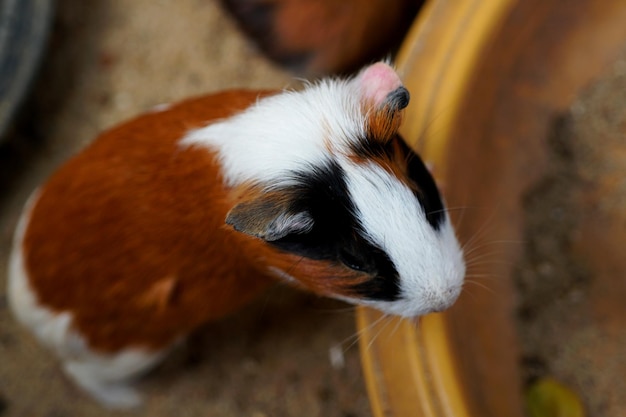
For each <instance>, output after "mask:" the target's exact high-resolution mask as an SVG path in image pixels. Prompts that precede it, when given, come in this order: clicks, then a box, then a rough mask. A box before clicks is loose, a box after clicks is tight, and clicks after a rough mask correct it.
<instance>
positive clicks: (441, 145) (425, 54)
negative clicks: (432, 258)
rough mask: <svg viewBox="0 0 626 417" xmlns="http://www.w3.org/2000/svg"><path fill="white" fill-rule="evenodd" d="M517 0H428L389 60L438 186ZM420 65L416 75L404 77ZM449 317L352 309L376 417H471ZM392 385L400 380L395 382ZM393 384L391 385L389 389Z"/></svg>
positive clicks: (407, 132)
mask: <svg viewBox="0 0 626 417" xmlns="http://www.w3.org/2000/svg"><path fill="white" fill-rule="evenodd" d="M517 1H518V0H490V1H484V0H457V1H454V2H450V1H445V0H430V1H428V2H427V3H426V4H425V5H424V6H423V8H422V10H421V11H420V13H419V15H418V17H417V19H416V21H415V22H414V24H413V25H412V27H411V29H410V31H409V33H408V34H407V37H406V38H405V41H404V43H403V45H402V47H401V49H400V51H399V54H398V57H397V60H396V65H397V68H398V72H399V73H400V75H401V77H402V78H403V80H404V83H405V86H406V87H407V88H408V90H409V91H411V103H410V104H409V106H408V108H407V110H406V112H405V120H404V121H403V125H402V127H401V129H400V133H401V134H402V135H403V137H405V138H407V139H408V142H409V144H410V145H411V146H413V147H414V148H415V149H416V150H417V151H419V152H420V154H421V155H422V157H423V158H424V159H425V161H427V162H428V163H429V164H432V165H433V166H434V167H435V176H436V177H437V180H438V181H439V182H442V183H445V182H446V178H445V169H442V168H444V167H445V161H446V155H447V152H448V151H449V143H450V140H451V136H452V133H453V126H454V122H455V120H456V119H457V117H458V112H459V111H460V107H461V104H462V100H463V97H464V95H465V93H466V92H467V89H468V87H469V82H470V81H471V78H472V76H473V74H474V73H475V71H476V68H477V66H478V64H479V58H480V56H481V53H482V52H483V51H484V50H485V48H486V47H487V45H488V43H489V40H490V39H491V37H492V36H493V35H494V34H495V33H497V31H498V30H499V28H500V27H501V25H502V24H503V22H504V20H505V18H506V17H507V16H508V15H509V14H510V13H511V11H512V9H513V7H514V6H515V4H516V3H517ZM415 68H419V74H420V76H419V77H409V75H410V71H411V70H414V69H415ZM448 320H449V316H448V314H447V313H445V312H444V313H437V314H429V315H427V316H424V317H423V318H421V319H420V321H419V325H418V324H417V323H416V322H414V321H410V320H407V319H401V318H387V319H385V318H384V315H383V313H380V312H378V311H375V310H372V309H369V308H366V307H359V308H357V328H358V332H359V334H360V340H359V345H360V351H361V361H362V366H363V373H364V377H365V381H366V387H367V391H368V395H369V398H370V404H371V408H372V412H373V415H374V416H375V417H383V416H385V417H404V416H406V417H409V416H411V417H473V416H476V417H478V416H479V415H478V414H476V411H475V410H476V407H475V406H474V405H473V404H472V400H471V398H469V396H468V394H467V390H466V387H464V386H463V385H462V378H460V372H461V371H460V369H459V366H458V363H457V360H456V358H455V357H454V355H453V351H454V350H453V343H452V340H451V337H450V336H451V334H450V326H449V321H448ZM398 382H402V383H403V384H402V386H399V385H400V384H398ZM392 386H393V389H390V388H391V387H392Z"/></svg>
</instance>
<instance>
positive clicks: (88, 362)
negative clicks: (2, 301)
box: [8, 192, 166, 408]
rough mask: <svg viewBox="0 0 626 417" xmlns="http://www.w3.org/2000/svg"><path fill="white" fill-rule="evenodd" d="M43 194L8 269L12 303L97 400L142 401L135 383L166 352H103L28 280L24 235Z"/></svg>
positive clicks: (22, 226)
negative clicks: (50, 306) (41, 299)
mask: <svg viewBox="0 0 626 417" xmlns="http://www.w3.org/2000/svg"><path fill="white" fill-rule="evenodd" d="M37 197H38V193H37V192H35V193H34V194H33V195H32V196H31V198H30V199H29V201H28V203H27V204H26V207H25V209H24V212H23V214H22V217H21V218H20V221H19V223H18V225H17V229H16V231H15V237H14V242H13V251H12V253H11V256H10V259H9V271H8V300H9V306H10V308H11V310H12V311H13V314H14V315H15V317H16V318H17V319H18V321H19V322H20V323H22V324H23V325H24V326H26V327H27V328H29V329H30V330H31V331H32V332H33V333H34V335H35V336H36V338H37V339H38V340H39V341H40V342H41V343H42V344H43V345H44V346H46V347H48V348H49V349H51V350H52V351H53V352H54V353H55V354H56V355H57V357H58V358H59V359H60V360H61V361H62V362H63V365H64V366H63V369H64V370H65V372H66V374H67V375H68V376H69V377H71V378H72V379H73V380H74V382H76V384H77V385H78V386H80V387H81V388H83V389H84V390H85V391H86V392H87V393H89V394H90V395H91V396H92V397H93V398H94V399H96V400H97V401H99V402H100V403H102V404H103V405H105V406H107V407H110V408H128V407H133V406H136V405H139V404H140V402H141V398H140V396H139V394H138V393H137V392H136V390H135V389H134V388H133V387H131V386H130V385H129V383H130V382H131V381H132V379H133V378H135V377H137V376H138V375H140V374H141V373H143V372H145V371H146V370H148V369H149V368H151V367H152V366H153V365H154V364H156V363H157V362H158V361H159V360H160V359H161V358H162V357H163V355H164V354H165V353H166V351H160V352H148V351H143V350H140V349H126V350H123V351H121V352H118V353H116V354H112V355H103V354H99V353H97V352H95V351H93V350H92V349H90V348H89V347H88V346H87V344H86V342H85V340H84V338H83V337H82V336H81V335H80V334H78V333H77V332H75V331H74V330H73V329H72V315H71V314H70V313H69V312H63V313H57V312H53V311H51V310H49V309H47V308H45V307H43V306H41V305H40V304H39V302H38V301H37V298H36V296H35V294H34V292H33V290H32V288H31V287H30V284H29V282H28V280H29V279H28V273H27V271H26V268H25V264H24V254H23V239H24V234H25V232H26V227H27V224H28V218H29V216H30V211H31V209H32V207H33V205H34V203H35V202H36V200H37Z"/></svg>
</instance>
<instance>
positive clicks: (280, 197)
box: [9, 63, 464, 406]
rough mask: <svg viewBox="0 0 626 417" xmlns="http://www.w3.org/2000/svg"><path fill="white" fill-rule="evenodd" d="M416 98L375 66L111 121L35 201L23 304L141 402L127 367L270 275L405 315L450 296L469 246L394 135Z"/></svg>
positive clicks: (113, 398) (103, 379)
mask: <svg viewBox="0 0 626 417" xmlns="http://www.w3.org/2000/svg"><path fill="white" fill-rule="evenodd" d="M408 99H409V96H408V92H407V91H406V89H404V87H402V85H401V83H400V80H399V78H398V77H397V75H396V74H395V72H393V70H392V69H391V68H390V67H389V66H387V65H386V64H382V63H379V64H375V65H372V66H370V67H368V68H366V69H365V70H363V71H362V72H361V73H359V74H358V75H357V76H356V77H354V78H352V79H349V80H325V81H321V82H319V83H316V84H312V85H309V86H307V87H306V88H304V89H303V90H302V91H298V92H282V93H270V92H250V91H233V92H225V93H220V94H216V95H212V96H207V97H203V98H199V99H195V100H189V101H186V102H183V103H180V104H177V105H173V106H171V107H168V108H166V109H164V110H162V111H157V112H152V113H148V114H145V115H143V116H140V117H138V118H136V119H134V120H131V121H130V122H128V123H126V124H123V125H121V126H119V127H117V128H114V129H112V130H109V131H108V132H105V133H104V134H103V135H101V136H100V137H99V138H98V139H97V140H96V141H94V143H92V144H91V145H90V146H89V147H88V148H86V149H85V150H84V151H83V152H81V153H80V154H79V155H77V156H76V157H75V158H73V159H72V160H70V161H69V162H68V163H67V164H66V165H64V166H63V167H62V168H61V169H60V170H59V171H58V172H57V173H56V174H55V175H54V176H53V177H52V178H51V179H50V180H49V181H48V183H46V184H45V185H44V186H43V187H42V188H41V189H40V192H39V193H38V195H37V196H36V197H34V198H33V200H32V204H31V205H30V207H29V208H28V209H27V210H25V214H24V217H23V220H22V223H21V226H20V228H19V230H18V233H16V241H15V248H14V254H13V258H12V259H13V260H12V265H11V270H10V282H9V285H10V297H11V305H12V308H13V310H14V311H15V312H16V315H17V317H18V318H19V319H20V321H22V322H23V323H24V324H26V325H27V326H28V327H30V328H31V329H33V331H34V332H35V334H36V335H37V336H38V337H39V338H40V339H41V340H42V341H43V342H44V343H45V344H47V345H49V346H50V347H51V348H53V350H55V351H56V352H57V354H58V355H59V356H60V358H61V359H62V360H63V361H64V362H65V365H66V370H67V371H68V374H69V375H71V376H72V377H73V378H75V379H76V380H77V382H78V383H79V384H80V385H81V386H83V388H85V389H86V390H87V391H89V392H91V393H92V395H94V396H95V397H96V398H98V399H99V400H101V401H102V402H104V403H106V404H109V405H112V406H124V405H130V404H132V403H134V402H135V401H136V398H135V397H134V396H133V393H132V391H129V390H128V389H127V388H126V387H125V386H124V382H125V381H126V380H127V379H128V378H130V377H131V376H132V375H130V374H133V375H134V374H136V373H139V372H141V371H142V370H144V369H146V368H148V367H149V366H150V365H152V364H153V363H154V362H156V361H157V360H158V359H159V358H160V357H161V356H162V354H163V353H165V352H166V351H167V349H168V348H169V347H170V346H171V345H172V344H174V343H175V342H176V341H178V340H180V339H182V338H184V337H185V336H186V335H187V334H189V332H191V331H193V330H194V329H195V328H197V327H198V326H199V325H200V324H202V323H204V322H206V321H207V320H211V319H215V318H219V317H220V316H223V315H225V314H228V313H229V312H231V311H233V310H235V309H237V308H238V307H240V306H241V305H242V304H244V303H245V302H247V301H249V300H250V299H251V298H253V297H254V296H255V295H257V294H258V293H259V292H260V291H262V290H263V289H264V288H265V287H266V286H267V284H268V283H270V282H271V280H272V279H274V278H278V279H281V280H284V281H286V282H289V283H291V284H294V285H296V286H299V287H301V288H305V289H308V290H310V291H313V292H316V293H318V294H322V295H326V296H330V297H336V298H340V299H343V300H346V301H349V302H352V303H356V304H364V305H371V306H373V307H375V308H378V309H380V310H382V311H384V312H387V313H390V314H397V315H402V316H406V317H412V316H416V315H420V314H425V313H428V312H431V311H440V310H442V309H444V308H447V307H449V306H450V305H451V304H452V303H453V302H454V301H455V300H456V298H457V296H458V295H459V293H460V290H461V286H462V283H463V275H464V263H463V258H462V252H461V250H460V248H459V245H458V243H457V240H456V238H455V236H454V232H453V230H452V227H451V225H450V221H449V218H448V215H447V213H446V211H445V209H444V207H443V203H442V201H441V198H440V196H439V193H438V191H437V188H436V186H435V183H434V181H433V179H432V177H431V176H430V174H429V172H428V170H427V169H426V168H425V167H424V164H423V163H422V161H421V160H420V158H419V157H418V156H417V155H415V154H414V153H413V152H412V151H411V149H410V148H409V147H408V146H406V145H405V144H404V142H403V141H402V139H401V138H400V137H399V136H398V134H397V129H398V126H399V124H400V120H401V114H402V109H403V108H404V107H406V105H407V104H408ZM67 352H71V355H69V356H68V354H67ZM129 358H130V359H129ZM129 361H130V362H131V363H134V365H135V366H133V365H132V364H129V363H128V362H129ZM116 369H117V371H116ZM129 369H130V370H132V372H127V371H128V370H129Z"/></svg>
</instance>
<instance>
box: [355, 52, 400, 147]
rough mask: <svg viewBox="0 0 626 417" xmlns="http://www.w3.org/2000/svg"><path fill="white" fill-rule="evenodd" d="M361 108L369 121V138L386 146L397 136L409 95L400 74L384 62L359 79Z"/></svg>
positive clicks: (365, 71)
mask: <svg viewBox="0 0 626 417" xmlns="http://www.w3.org/2000/svg"><path fill="white" fill-rule="evenodd" d="M355 82H356V84H357V87H358V90H359V92H360V95H361V105H362V106H363V109H364V112H365V114H366V118H367V129H368V136H369V137H371V138H372V139H375V140H379V141H383V142H386V141H388V140H390V139H391V138H392V137H393V136H394V135H395V134H396V132H397V130H398V128H399V127H400V123H401V121H402V110H403V109H404V108H405V107H406V106H408V104H409V98H410V95H409V92H408V90H407V89H406V88H405V87H404V86H403V85H402V81H401V80H400V77H399V76H398V74H397V73H396V72H395V71H394V69H393V68H391V67H390V66H389V65H387V64H386V63H383V62H378V63H376V64H373V65H370V66H369V67H367V68H365V69H364V70H363V71H361V73H360V74H359V75H358V76H357V77H356V79H355Z"/></svg>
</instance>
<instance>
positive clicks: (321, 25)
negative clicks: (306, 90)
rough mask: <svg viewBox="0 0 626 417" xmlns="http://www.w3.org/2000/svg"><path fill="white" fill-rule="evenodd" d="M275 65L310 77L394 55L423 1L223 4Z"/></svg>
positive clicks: (247, 0)
mask: <svg viewBox="0 0 626 417" xmlns="http://www.w3.org/2000/svg"><path fill="white" fill-rule="evenodd" d="M221 2H222V4H223V6H224V7H225V8H226V9H227V10H228V11H229V12H230V13H231V14H232V15H233V16H234V17H235V19H236V20H237V22H238V24H239V26H240V28H241V29H242V30H243V31H244V32H245V33H246V34H247V35H248V36H249V37H250V38H251V39H252V41H253V42H255V43H256V44H257V45H258V47H259V48H260V49H261V50H262V51H263V52H264V53H265V54H266V55H267V56H268V57H269V58H270V59H272V60H273V61H275V62H276V63H278V64H279V65H281V66H284V67H286V68H287V69H289V70H291V71H293V72H295V73H298V74H305V75H308V76H319V75H324V74H332V73H348V72H352V71H354V70H355V69H357V68H359V67H360V66H362V65H363V64H366V63H369V62H372V61H374V60H376V59H379V58H381V57H384V56H389V55H391V54H392V53H393V52H395V51H396V50H397V48H398V46H399V44H400V42H401V41H402V39H403V38H404V36H405V34H406V32H407V31H408V29H409V27H410V25H411V23H412V22H413V20H414V18H415V16H416V14H417V12H418V11H419V9H420V8H421V6H422V5H423V3H424V0H392V1H388V0H341V1H336V0H221Z"/></svg>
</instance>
